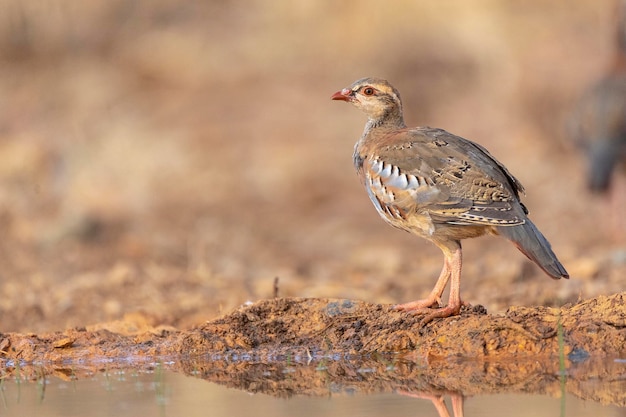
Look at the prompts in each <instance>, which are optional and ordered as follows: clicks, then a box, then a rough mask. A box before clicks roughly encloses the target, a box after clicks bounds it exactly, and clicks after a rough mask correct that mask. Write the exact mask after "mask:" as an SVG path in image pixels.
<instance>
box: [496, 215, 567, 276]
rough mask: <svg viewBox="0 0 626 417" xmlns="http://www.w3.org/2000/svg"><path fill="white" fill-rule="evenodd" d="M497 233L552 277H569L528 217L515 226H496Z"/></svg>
mask: <svg viewBox="0 0 626 417" xmlns="http://www.w3.org/2000/svg"><path fill="white" fill-rule="evenodd" d="M498 233H499V234H500V235H502V236H504V237H506V238H508V239H509V240H510V241H512V242H513V243H514V244H515V246H517V248H518V249H519V250H520V251H521V252H522V253H523V254H524V255H526V256H527V257H528V258H529V259H530V260H531V261H533V262H534V263H536V264H537V265H538V266H539V267H540V268H541V269H543V270H544V271H545V272H546V273H547V274H548V275H550V276H551V277H552V278H554V279H559V278H569V274H568V273H567V271H566V270H565V268H564V267H563V265H561V262H559V260H558V259H557V257H556V255H555V254H554V252H552V248H551V246H550V242H548V240H547V239H546V238H545V237H544V236H543V235H542V234H541V232H540V231H539V229H537V227H536V226H535V225H534V224H533V222H531V221H530V220H529V219H526V222H525V223H524V224H520V225H517V226H506V227H505V226H501V227H498Z"/></svg>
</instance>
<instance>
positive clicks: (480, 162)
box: [331, 78, 568, 323]
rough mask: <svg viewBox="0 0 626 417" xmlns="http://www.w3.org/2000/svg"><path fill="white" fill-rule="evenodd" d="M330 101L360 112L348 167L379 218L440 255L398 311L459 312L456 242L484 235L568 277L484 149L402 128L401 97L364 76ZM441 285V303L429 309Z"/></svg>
mask: <svg viewBox="0 0 626 417" xmlns="http://www.w3.org/2000/svg"><path fill="white" fill-rule="evenodd" d="M331 98H332V99H333V100H343V101H347V102H349V103H351V104H353V105H354V106H355V107H357V108H358V109H360V110H361V111H363V112H364V113H365V114H366V115H367V123H366V124H365V130H364V132H363V135H362V136H361V138H360V139H359V140H358V142H357V143H356V146H355V149H354V165H355V167H356V170H357V172H358V174H359V177H360V178H361V181H362V183H363V185H365V189H366V190H367V193H368V195H369V197H370V200H371V201H372V203H373V204H374V206H375V207H376V210H378V213H379V214H380V216H381V217H382V218H383V219H384V220H385V221H386V222H388V223H389V224H391V225H392V226H395V227H397V228H399V229H402V230H406V231H408V232H410V233H414V234H416V235H418V236H421V237H423V238H425V239H428V240H430V241H431V242H433V243H434V244H435V245H437V246H438V247H439V248H440V249H441V250H442V252H443V255H444V263H443V269H442V270H441V274H440V275H439V278H438V280H437V283H436V284H435V287H434V289H433V290H432V292H431V293H430V295H429V296H428V298H426V299H423V300H417V301H412V302H409V303H406V304H401V305H398V306H396V307H397V308H398V309H400V310H405V311H411V312H416V313H424V314H426V316H425V317H424V319H423V320H422V322H423V323H427V322H429V321H431V320H432V319H433V318H437V317H448V316H452V315H456V314H459V311H460V309H461V305H462V301H461V295H460V284H461V283H460V280H461V240H462V239H467V238H473V237H478V236H481V235H485V234H495V235H501V236H504V237H506V238H507V239H509V240H511V241H512V242H513V243H514V244H515V245H516V246H517V248H518V249H519V250H520V251H522V252H523V253H524V254H525V255H526V256H527V257H528V258H530V259H531V260H532V261H533V262H535V263H536V264H537V265H538V266H539V267H541V269H543V270H544V271H545V272H546V273H547V274H548V275H549V276H551V277H552V278H555V279H559V278H568V274H567V271H565V268H564V267H563V265H561V263H560V262H559V260H558V259H557V257H556V255H555V254H554V253H553V252H552V249H551V248H550V243H548V241H547V240H546V238H545V237H544V236H543V235H542V234H541V232H539V230H538V229H537V227H535V225H534V224H533V223H532V222H531V221H530V219H528V217H527V214H528V211H527V210H526V207H524V205H523V204H522V203H521V202H520V198H519V193H520V192H523V190H524V188H523V187H522V184H520V182H519V181H518V180H517V179H516V178H515V177H513V175H511V174H510V173H509V171H508V170H507V169H506V168H505V167H504V165H502V164H501V163H500V162H498V161H497V160H496V159H495V158H494V157H493V156H491V154H489V152H487V150H486V149H485V148H483V147H482V146H480V145H478V144H476V143H474V142H471V141H469V140H466V139H463V138H461V137H459V136H455V135H453V134H451V133H448V132H446V131H445V130H442V129H434V128H430V127H414V128H407V127H406V125H405V124H404V119H403V115H402V102H401V100H400V94H399V93H398V91H397V90H396V89H395V88H394V87H392V86H391V85H390V84H389V83H388V82H387V81H385V80H382V79H378V78H363V79H361V80H358V81H355V82H354V83H353V84H352V85H351V86H349V87H347V88H344V89H343V90H341V91H338V92H336V93H335V94H333V96H332V97H331ZM448 282H450V297H449V299H448V304H447V305H446V306H444V307H441V308H436V307H439V302H440V299H441V296H442V293H443V291H444V289H445V287H446V285H447V284H448Z"/></svg>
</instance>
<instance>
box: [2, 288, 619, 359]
mask: <svg viewBox="0 0 626 417" xmlns="http://www.w3.org/2000/svg"><path fill="white" fill-rule="evenodd" d="M420 319H421V317H420V316H419V315H412V314H407V313H404V312H399V311H396V310H394V309H393V307H392V306H390V305H380V304H371V303H366V302H362V301H353V300H340V299H317V298H311V299H307V298H275V299H269V300H262V301H259V302H257V303H254V304H250V305H244V306H242V307H240V308H238V309H236V310H235V311H233V312H231V313H229V314H227V315H224V316H223V317H220V318H218V319H216V320H212V321H209V322H207V323H205V324H203V325H201V326H198V327H194V328H191V329H189V330H176V329H174V328H171V327H164V326H161V327H153V326H152V325H151V324H150V321H149V320H148V319H146V318H144V317H142V316H140V315H137V316H130V317H127V318H125V320H122V321H118V322H113V323H110V324H102V325H98V326H92V327H87V328H75V329H69V330H66V331H64V332H53V333H45V334H41V335H34V334H19V333H7V334H2V335H0V348H1V351H2V352H1V355H2V356H1V357H2V360H3V361H4V362H5V363H6V361H8V360H13V361H15V360H19V361H22V362H25V363H29V362H34V361H37V362H39V363H41V362H43V363H55V362H64V363H68V362H79V361H86V360H87V361H88V360H89V359H90V358H101V357H111V358H116V357H129V356H170V355H176V356H180V355H185V356H199V355H219V356H221V357H228V356H229V355H241V354H247V355H254V356H255V357H266V358H270V359H271V358H277V357H281V356H282V357H285V356H287V355H294V354H298V355H307V356H310V357H319V356H327V355H333V354H339V355H353V356H354V355H365V354H375V353H389V352H393V353H402V354H405V355H409V356H411V357H414V358H428V359H433V358H449V357H463V358H480V359H485V358H486V359H494V358H511V357H515V358H524V357H532V358H537V357H540V356H543V357H556V356H558V355H566V356H567V357H570V358H571V359H574V360H579V359H581V358H582V359H584V358H586V357H588V356H595V357H607V356H617V355H620V354H623V353H625V351H626V293H620V294H615V295H613V296H610V297H604V296H602V297H596V298H593V299H590V300H587V301H583V302H580V303H577V304H574V305H569V306H564V307H562V308H547V307H511V308H510V309H509V310H508V311H507V312H506V313H505V314H502V315H490V314H487V313H486V311H485V310H484V308H482V307H480V306H476V307H465V308H464V309H463V310H462V311H461V314H460V315H459V316H456V317H450V318H446V319H441V320H434V321H432V322H431V323H429V324H427V325H426V326H423V325H422V324H421V322H420Z"/></svg>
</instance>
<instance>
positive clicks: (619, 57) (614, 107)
mask: <svg viewBox="0 0 626 417" xmlns="http://www.w3.org/2000/svg"><path fill="white" fill-rule="evenodd" d="M616 6H617V13H615V16H616V20H617V24H616V39H615V44H616V48H615V50H616V51H615V57H614V59H613V62H612V64H611V67H610V68H609V70H608V71H607V73H606V75H605V76H604V77H602V78H601V79H600V80H599V81H597V82H596V83H595V84H594V85H593V86H591V87H590V88H589V89H588V90H587V91H586V92H585V93H584V94H583V96H582V98H581V99H580V101H579V103H578V106H577V108H576V110H575V111H574V113H573V116H572V117H571V118H570V120H569V136H570V137H571V138H572V139H573V140H574V142H575V143H576V144H577V145H578V147H579V148H580V149H581V150H582V151H583V152H584V153H585V156H586V159H587V186H588V187H589V189H590V190H591V191H593V192H595V193H601V194H605V195H607V197H608V207H607V219H609V220H608V221H606V224H607V226H608V227H609V228H610V232H609V234H610V235H612V236H613V238H614V240H615V241H618V242H620V241H622V240H623V239H624V232H625V230H626V219H625V217H626V216H624V205H625V204H626V175H625V173H626V0H620V1H618V2H617V3H616Z"/></svg>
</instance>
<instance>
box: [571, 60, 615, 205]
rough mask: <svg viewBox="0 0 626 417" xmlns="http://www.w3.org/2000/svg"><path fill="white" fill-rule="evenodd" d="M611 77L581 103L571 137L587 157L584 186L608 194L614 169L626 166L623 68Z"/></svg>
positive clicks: (588, 94) (588, 92)
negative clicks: (621, 165)
mask: <svg viewBox="0 0 626 417" xmlns="http://www.w3.org/2000/svg"><path fill="white" fill-rule="evenodd" d="M622 71H623V72H621V73H619V72H618V73H610V74H608V75H607V76H605V77H604V78H602V79H601V80H600V81H598V82H597V83H596V84H594V85H593V86H592V87H591V88H590V89H589V90H587V91H586V93H585V94H584V95H583V97H582V98H581V99H580V101H579V103H578V106H577V109H576V111H575V112H574V114H575V117H574V118H573V119H572V124H573V125H574V126H573V129H572V130H573V131H572V133H571V137H572V139H573V140H574V142H575V143H576V144H577V145H578V146H579V147H580V148H581V149H582V150H583V151H584V152H585V154H586V157H587V164H588V166H587V186H588V188H589V189H590V190H591V191H592V192H596V193H607V192H609V191H610V187H611V183H612V181H613V176H614V175H616V174H617V173H616V172H615V171H616V168H617V166H618V165H619V164H620V162H622V163H626V68H624V69H623V70H622Z"/></svg>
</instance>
